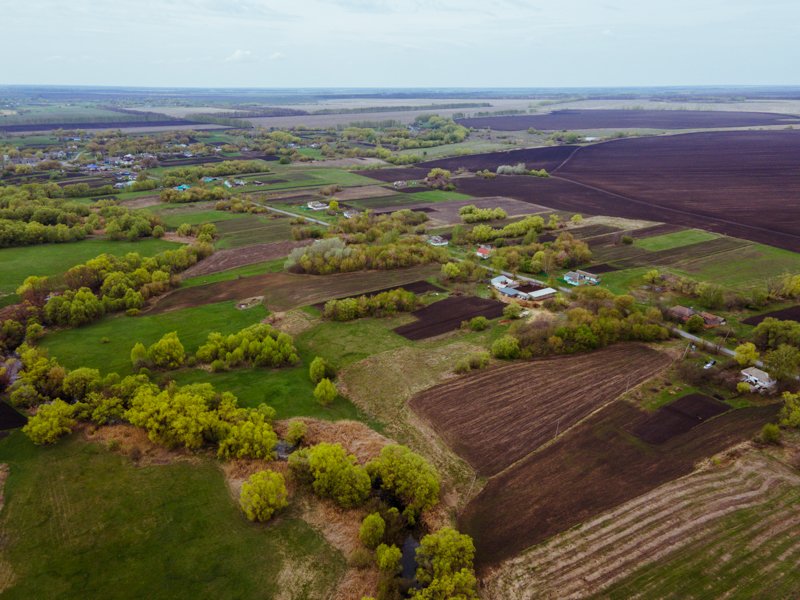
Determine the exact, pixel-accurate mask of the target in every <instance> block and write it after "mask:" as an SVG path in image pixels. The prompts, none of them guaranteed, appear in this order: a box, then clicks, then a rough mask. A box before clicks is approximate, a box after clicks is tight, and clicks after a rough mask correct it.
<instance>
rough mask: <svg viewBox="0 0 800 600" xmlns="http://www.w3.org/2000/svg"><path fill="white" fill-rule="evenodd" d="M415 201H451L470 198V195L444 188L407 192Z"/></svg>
mask: <svg viewBox="0 0 800 600" xmlns="http://www.w3.org/2000/svg"><path fill="white" fill-rule="evenodd" d="M408 196H411V197H412V198H414V200H415V201H416V202H453V201H454V200H472V196H469V195H467V194H461V193H460V192H448V191H445V190H428V191H426V192H414V193H413V194H408Z"/></svg>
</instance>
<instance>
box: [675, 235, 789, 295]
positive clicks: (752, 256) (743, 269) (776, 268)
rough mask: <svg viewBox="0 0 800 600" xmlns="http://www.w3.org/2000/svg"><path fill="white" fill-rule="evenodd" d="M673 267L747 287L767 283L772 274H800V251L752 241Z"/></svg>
mask: <svg viewBox="0 0 800 600" xmlns="http://www.w3.org/2000/svg"><path fill="white" fill-rule="evenodd" d="M672 270H675V271H677V272H683V273H685V274H687V275H689V276H690V277H694V278H695V279H699V280H701V281H711V282H714V283H718V284H720V285H727V286H731V287H738V286H743V287H748V286H755V285H759V284H764V283H765V282H766V281H767V280H768V279H770V278H772V277H780V276H781V275H785V274H787V273H790V274H798V273H800V254H798V253H796V252H792V251H790V250H783V249H781V248H775V247H773V246H765V245H764V244H751V245H749V246H744V247H742V248H737V249H735V250H730V251H728V252H721V253H719V254H713V255H711V256H707V257H703V258H698V259H695V260H685V261H681V262H679V263H677V264H675V265H674V268H673V269H672Z"/></svg>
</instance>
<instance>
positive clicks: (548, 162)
mask: <svg viewBox="0 0 800 600" xmlns="http://www.w3.org/2000/svg"><path fill="white" fill-rule="evenodd" d="M577 148H578V146H545V147H542V148H524V149H522V150H505V151H503V152H489V153H487V154H472V155H468V156H454V157H452V158H442V159H439V160H432V161H429V162H424V163H421V164H420V167H423V168H424V169H425V174H426V175H427V172H428V171H429V170H430V169H432V168H434V167H440V168H442V169H448V170H449V171H453V172H455V171H456V170H458V169H460V168H464V169H467V170H469V171H481V170H483V169H489V170H490V171H495V170H497V167H499V166H500V165H516V164H517V163H525V164H526V165H527V167H528V168H529V169H547V170H548V171H552V170H553V169H555V168H556V167H558V166H559V165H560V164H561V163H563V162H564V161H565V160H567V159H568V158H569V157H570V156H571V155H572V153H573V152H575V150H576V149H577ZM524 177H527V175H525V176H524Z"/></svg>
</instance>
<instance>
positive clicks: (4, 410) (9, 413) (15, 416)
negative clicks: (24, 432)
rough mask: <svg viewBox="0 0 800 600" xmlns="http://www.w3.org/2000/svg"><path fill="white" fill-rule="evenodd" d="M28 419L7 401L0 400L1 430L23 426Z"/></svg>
mask: <svg viewBox="0 0 800 600" xmlns="http://www.w3.org/2000/svg"><path fill="white" fill-rule="evenodd" d="M27 422H28V419H27V418H25V417H24V416H23V415H21V414H20V413H18V412H17V411H16V409H15V408H13V407H12V406H11V405H10V404H6V403H5V402H0V431H7V430H9V429H17V428H18V427H22V426H23V425H25V423H27Z"/></svg>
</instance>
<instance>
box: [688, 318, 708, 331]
mask: <svg viewBox="0 0 800 600" xmlns="http://www.w3.org/2000/svg"><path fill="white" fill-rule="evenodd" d="M705 326H706V322H705V321H704V320H703V317H701V316H700V315H692V316H691V317H689V319H688V320H687V321H686V331H688V332H689V333H700V332H701V331H703V329H704V328H705Z"/></svg>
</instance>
